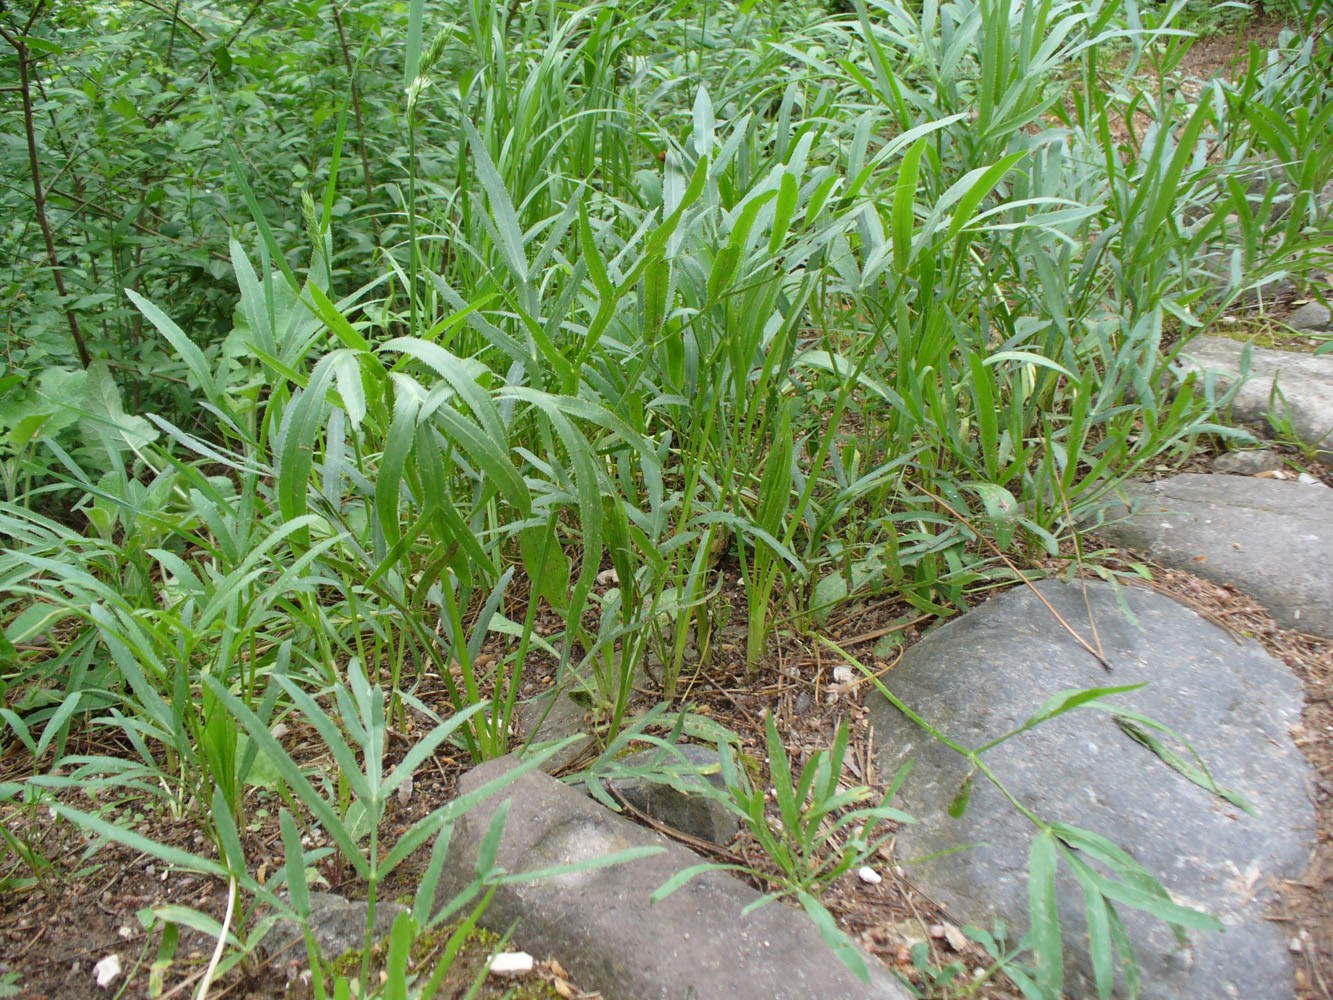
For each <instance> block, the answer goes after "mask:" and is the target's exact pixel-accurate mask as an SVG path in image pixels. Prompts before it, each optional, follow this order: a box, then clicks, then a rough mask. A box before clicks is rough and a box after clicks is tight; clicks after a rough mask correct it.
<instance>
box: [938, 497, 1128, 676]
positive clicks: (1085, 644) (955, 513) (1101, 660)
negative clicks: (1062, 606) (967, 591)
mask: <svg viewBox="0 0 1333 1000" xmlns="http://www.w3.org/2000/svg"><path fill="white" fill-rule="evenodd" d="M920 489H921V492H922V493H924V494H925V495H926V496H928V497H930V499H932V500H934V501H935V502H936V503H937V504H939V505H940V506H941V507H943V508H944V509H945V510H947V511H948V512H949V513H950V514H952V515H953V516H954V517H956V518H957V519H958V522H959V523H960V524H962V525H963V526H965V527H966V528H967V530H968V531H970V532H972V534H974V535H976V536H977V537H978V538H979V539H981V541H982V542H983V543H985V545H986V546H987V548H989V549H990V550H991V551H992V552H994V553H995V554H996V555H997V556H999V557H1000V559H1001V560H1003V562H1004V564H1005V565H1006V566H1008V567H1009V569H1010V570H1012V571H1013V573H1014V575H1015V576H1017V577H1018V578H1019V579H1020V580H1022V581H1023V583H1024V584H1026V585H1027V588H1028V589H1029V590H1031V591H1032V593H1034V594H1036V595H1037V600H1039V601H1041V603H1042V604H1044V605H1045V606H1046V610H1047V611H1049V612H1050V613H1051V616H1052V617H1053V618H1055V620H1056V621H1057V622H1059V623H1060V627H1061V628H1063V629H1064V630H1065V631H1066V632H1068V633H1069V634H1070V635H1071V636H1073V637H1074V641H1075V642H1077V643H1078V644H1079V645H1080V646H1082V647H1083V648H1084V649H1085V650H1087V652H1088V655H1089V656H1091V657H1092V658H1093V659H1095V660H1096V661H1097V662H1098V663H1100V664H1101V665H1102V669H1104V670H1105V671H1106V672H1107V673H1110V671H1111V664H1109V663H1107V662H1106V657H1104V656H1102V654H1101V653H1099V652H1097V650H1096V649H1094V648H1093V647H1092V645H1091V644H1090V643H1089V642H1088V640H1087V639H1085V638H1083V636H1081V635H1079V634H1078V632H1076V631H1075V630H1074V627H1073V626H1072V625H1070V624H1069V622H1067V621H1065V619H1064V616H1063V615H1061V614H1060V612H1058V611H1056V610H1055V608H1054V606H1053V605H1052V604H1051V602H1050V601H1048V600H1046V598H1045V597H1044V596H1043V595H1042V592H1041V591H1040V590H1038V589H1037V586H1036V584H1034V583H1033V582H1032V581H1031V580H1030V579H1028V577H1027V575H1026V574H1025V573H1024V572H1023V571H1022V570H1020V569H1019V568H1018V567H1017V566H1016V565H1014V561H1013V560H1012V559H1010V558H1009V557H1008V556H1007V555H1005V554H1004V552H1002V551H1001V550H1000V547H999V546H998V545H996V544H995V543H994V542H993V541H991V540H990V539H989V538H987V537H986V536H985V535H983V534H982V533H981V532H980V531H978V530H977V529H976V528H975V527H974V526H973V525H972V522H971V521H969V520H968V519H967V518H966V517H964V516H963V515H962V514H960V513H958V511H956V510H954V508H953V507H951V506H950V505H949V504H948V503H947V502H946V501H945V500H944V499H943V498H942V497H937V496H936V495H935V494H934V493H931V492H930V490H928V489H926V488H924V487H921V488H920Z"/></svg>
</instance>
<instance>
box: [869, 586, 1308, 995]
mask: <svg viewBox="0 0 1333 1000" xmlns="http://www.w3.org/2000/svg"><path fill="white" fill-rule="evenodd" d="M1038 586H1039V588H1040V591H1041V593H1042V594H1043V595H1044V596H1045V597H1046V598H1047V599H1048V600H1049V601H1050V602H1051V603H1052V604H1053V605H1054V606H1055V608H1056V609H1057V610H1058V611H1059V612H1060V614H1061V615H1062V616H1063V617H1064V618H1065V619H1066V621H1068V622H1069V623H1070V624H1071V625H1073V626H1074V627H1075V628H1077V629H1078V630H1079V631H1080V632H1081V634H1083V635H1084V636H1090V635H1092V634H1093V633H1092V630H1091V629H1090V627H1089V624H1088V622H1089V616H1090V615H1091V616H1092V618H1093V619H1094V620H1095V621H1096V624H1097V632H1096V634H1097V635H1098V636H1099V637H1100V641H1101V643H1102V647H1103V649H1104V651H1105V654H1106V659H1107V660H1108V662H1109V663H1110V664H1111V666H1112V668H1113V672H1112V673H1110V674H1107V673H1106V672H1104V670H1103V669H1102V667H1101V666H1100V665H1099V664H1098V663H1097V662H1096V660H1095V659H1094V658H1093V657H1092V656H1090V655H1089V654H1088V653H1086V652H1084V651H1083V650H1082V648H1081V647H1080V646H1079V645H1078V644H1077V643H1076V642H1075V640H1074V639H1073V638H1072V637H1070V635H1069V634H1068V633H1067V632H1065V631H1064V630H1063V629H1062V628H1061V627H1060V625H1059V624H1058V623H1057V622H1056V621H1055V620H1054V618H1053V617H1052V616H1051V614H1050V613H1049V612H1048V611H1047V610H1046V609H1045V608H1044V607H1043V605H1042V604H1041V603H1039V602H1038V600H1037V599H1036V597H1035V596H1034V595H1033V594H1032V593H1031V592H1030V591H1028V590H1027V589H1017V590H1012V591H1009V592H1007V593H1005V594H1003V595H1001V596H999V597H997V598H994V599H993V600H991V601H989V602H988V603H986V604H984V605H982V606H981V607H980V608H978V609H976V610H974V611H972V612H971V613H969V614H967V615H965V616H963V617H962V618H960V619H957V620H955V621H953V622H951V623H949V624H947V625H945V626H943V627H941V628H940V629H938V630H937V631H935V632H933V633H931V634H930V635H929V636H927V637H926V638H925V639H924V640H922V641H921V642H920V643H919V644H917V645H916V646H914V647H913V648H912V649H910V650H909V651H908V653H907V655H906V656H905V657H904V660H903V662H902V664H901V665H900V666H898V667H897V668H896V669H895V670H893V671H892V672H890V673H889V674H887V675H886V678H885V679H886V682H887V684H888V687H889V688H890V689H891V690H892V691H893V692H894V693H895V694H896V695H897V696H898V697H899V698H901V699H902V700H903V702H904V703H906V704H907V705H908V706H909V707H911V708H912V709H913V710H915V711H916V712H918V713H919V714H920V715H921V716H922V717H924V718H925V720H927V721H928V722H930V723H931V724H932V725H934V726H936V727H937V728H938V729H939V730H940V731H941V732H943V733H945V734H946V735H948V736H950V737H952V738H953V739H955V740H957V741H958V742H960V743H962V744H963V745H966V746H971V747H979V746H982V745H984V744H986V743H987V742H989V741H990V740H993V739H995V738H997V737H999V736H1001V735H1003V734H1005V733H1007V732H1010V731H1011V730H1013V729H1015V728H1017V727H1018V726H1019V725H1021V724H1022V722H1023V721H1024V720H1025V719H1026V718H1028V717H1029V716H1030V715H1031V714H1032V713H1033V712H1034V711H1035V710H1036V709H1037V708H1038V707H1039V706H1040V705H1042V704H1043V702H1044V701H1045V700H1046V699H1047V698H1048V697H1049V696H1051V695H1052V694H1054V693H1055V692H1057V691H1061V690H1067V689H1070V688H1087V687H1097V686H1106V685H1108V684H1115V685H1122V684H1132V683H1135V682H1140V681H1147V682H1148V684H1149V686H1148V687H1146V688H1143V689H1141V690H1139V691H1136V692H1133V693H1132V694H1129V695H1121V696H1119V697H1118V698H1117V701H1118V702H1119V703H1121V704H1124V705H1127V706H1130V707H1132V708H1135V709H1138V710H1140V711H1142V712H1144V713H1146V714H1148V715H1150V716H1152V717H1153V718H1156V719H1158V720H1159V721H1161V722H1163V723H1165V724H1166V725H1169V726H1171V727H1172V728H1173V729H1174V730H1175V731H1176V732H1177V733H1180V734H1181V735H1182V736H1184V738H1186V739H1187V740H1189V741H1190V742H1191V743H1192V745H1193V746H1194V747H1195V749H1197V750H1198V751H1199V752H1200V754H1201V755H1202V756H1203V759H1204V760H1205V762H1206V763H1207V765H1208V767H1209V768H1210V769H1211V772H1212V774H1213V776H1214V778H1215V779H1216V780H1217V781H1218V782H1219V783H1220V784H1222V785H1223V786H1224V787H1227V788H1229V789H1232V790H1234V791H1236V792H1239V793H1240V794H1241V795H1243V796H1244V797H1245V798H1246V799H1247V800H1248V802H1249V803H1250V804H1252V805H1253V806H1254V807H1255V808H1256V809H1257V811H1258V815H1257V816H1254V817H1252V816H1249V815H1247V814H1245V813H1244V812H1242V811H1241V810H1239V809H1237V808H1235V807H1234V806H1232V805H1231V804H1230V803H1228V802H1225V801H1222V800H1221V799H1219V798H1218V797H1216V796H1214V795H1213V794H1211V793H1210V792H1208V791H1205V790H1204V789H1202V788H1200V787H1199V786H1197V785H1195V784H1193V783H1191V782H1190V781H1189V780H1187V779H1186V778H1184V777H1183V776H1182V775H1180V774H1179V773H1178V772H1176V771H1175V770H1173V769H1172V768H1170V767H1169V766H1167V765H1166V764H1165V763H1163V762H1162V761H1161V760H1160V759H1159V758H1158V757H1157V756H1155V755H1154V754H1153V753H1152V752H1151V751H1149V750H1148V749H1146V748H1145V747H1143V746H1142V745H1140V744H1139V743H1137V742H1135V741H1134V740H1132V739H1131V738H1129V737H1128V736H1127V735H1126V734H1125V733H1123V732H1122V731H1121V730H1120V728H1119V727H1118V726H1117V725H1116V724H1115V722H1114V720H1113V719H1112V718H1111V717H1110V716H1109V715H1107V714H1105V713H1102V712H1099V711H1096V710H1092V709H1087V708H1084V709H1078V710H1075V711H1073V712H1070V713H1067V714H1065V715H1063V716H1060V717H1058V718H1056V719H1054V720H1051V721H1049V722H1047V723H1045V724H1042V725H1040V726H1037V727H1036V728H1034V729H1032V730H1029V731H1028V732H1026V733H1023V734H1022V735H1020V736H1017V737H1014V738H1012V739H1010V740H1008V741H1007V742H1005V743H1002V744H1000V745H999V746H997V747H995V748H993V749H992V750H990V751H988V752H987V753H986V755H985V758H984V759H985V760H986V761H987V763H988V764H989V765H990V766H991V767H992V768H993V769H994V771H995V772H996V774H997V775H998V777H999V778H1000V780H1002V781H1003V782H1005V784H1006V786H1007V787H1008V788H1009V790H1010V791H1011V792H1012V793H1013V794H1014V795H1015V796H1016V797H1017V799H1018V800H1019V801H1020V802H1022V803H1024V804H1025V805H1026V806H1028V807H1029V808H1031V809H1032V810H1033V811H1034V812H1035V813H1036V814H1037V815H1039V816H1041V817H1043V818H1044V819H1046V820H1052V821H1053V820H1059V821H1063V822H1066V823H1071V824H1074V825H1076V826H1080V827H1083V828H1085V829H1089V830H1092V831H1095V832H1097V833H1100V834H1102V835H1104V836H1106V837H1109V838H1110V839H1111V840H1112V841H1113V842H1115V843H1117V844H1119V845H1120V846H1122V847H1124V848H1125V849H1127V850H1128V851H1129V852H1130V853H1131V854H1132V855H1133V856H1134V857H1135V858H1136V859H1137V860H1138V861H1139V863H1141V864H1142V865H1143V866H1144V867H1145V868H1147V870H1148V871H1149V872H1151V873H1153V874H1154V875H1155V876H1156V877H1158V878H1159V879H1160V880H1161V881H1162V882H1163V884H1165V885H1166V886H1167V887H1168V889H1169V890H1170V891H1171V893H1172V894H1173V896H1174V898H1175V899H1176V900H1177V901H1178V902H1181V903H1185V904H1189V905H1194V906H1199V907H1202V908H1204V909H1207V910H1209V911H1211V912H1212V913H1214V915H1216V916H1218V917H1219V919H1221V920H1222V922H1223V923H1224V925H1225V928H1226V930H1225V933H1223V934H1216V933H1212V932H1203V931H1192V932H1190V934H1189V938H1188V943H1187V945H1186V946H1185V947H1180V946H1178V945H1177V942H1176V939H1175V937H1174V935H1173V933H1172V931H1171V929H1170V928H1169V927H1168V926H1167V925H1165V924H1163V923H1161V922H1160V921H1157V920H1154V919H1152V918H1149V917H1147V916H1145V915H1144V914H1142V913H1139V912H1137V911H1133V910H1129V909H1127V908H1126V907H1123V906H1122V907H1119V908H1118V909H1119V911H1120V913H1121V916H1122V919H1124V921H1125V925H1126V928H1127V931H1128V933H1129V934H1130V937H1131V940H1132V941H1133V942H1134V945H1135V951H1136V953H1137V956H1138V961H1139V966H1140V968H1141V970H1142V974H1143V988H1144V992H1143V995H1144V996H1145V997H1147V998H1150V1000H1160V998H1168V997H1169V998H1173V1000H1178V998H1191V1000H1223V998H1228V997H1243V998H1258V997H1278V996H1282V997H1289V996H1290V995H1291V991H1292V986H1291V983H1292V969H1291V965H1290V958H1289V955H1288V953H1287V948H1286V942H1285V938H1284V936H1283V934H1282V931H1281V929H1280V927H1278V926H1277V925H1275V924H1273V923H1270V922H1268V921H1266V920H1264V919H1263V913H1264V909H1265V906H1266V904H1267V903H1268V902H1269V901H1270V900H1271V898H1272V897H1271V893H1270V891H1269V887H1270V886H1271V884H1272V883H1273V881H1274V880H1276V879H1280V878H1283V877H1298V876H1299V874H1300V872H1301V870H1302V868H1303V866H1304V864H1305V861H1306V857H1307V853H1308V850H1307V844H1308V842H1309V841H1310V839H1311V838H1312V837H1313V835H1314V813H1313V809H1312V807H1311V805H1310V803H1309V800H1308V799H1307V797H1306V784H1305V783H1306V779H1307V766H1306V764H1305V762H1304V760H1303V758H1302V757H1301V754H1300V753H1299V751H1298V750H1297V749H1296V748H1295V747H1294V746H1293V744H1292V741H1291V739H1290V737H1289V735H1288V730H1289V728H1290V727H1291V726H1293V725H1295V724H1297V722H1298V721H1299V718H1300V708H1301V691H1300V685H1299V683H1298V682H1297V681H1296V679H1295V678H1294V677H1293V676H1292V674H1291V673H1290V672H1289V671H1288V670H1287V669H1286V667H1285V666H1283V665H1282V664H1281V663H1279V662H1277V661H1276V660H1274V659H1272V658H1271V657H1269V656H1268V655H1267V654H1266V653H1264V652H1263V651H1262V649H1260V648H1259V646H1258V645H1257V644H1253V643H1238V642H1237V641H1236V640H1234V639H1233V638H1231V637H1230V636H1229V635H1228V634H1227V633H1226V632H1224V631H1223V630H1221V629H1219V628H1217V627H1216V626H1214V625H1212V624H1210V623H1208V622H1206V621H1205V620H1203V619H1202V618H1200V617H1199V616H1197V615H1195V614H1194V613H1193V612H1192V611H1189V610H1187V609H1185V608H1183V607H1181V606H1180V605H1178V604H1176V603H1175V602H1173V601H1171V600H1170V599H1168V598H1166V597H1163V596H1161V595H1159V594H1156V593H1154V592H1150V591H1145V590H1137V589H1132V588H1125V589H1123V590H1122V592H1121V593H1122V596H1123V599H1124V601H1125V603H1126V604H1127V606H1128V607H1129V608H1130V609H1131V610H1132V612H1133V614H1134V616H1135V617H1136V619H1137V624H1136V623H1134V622H1131V621H1130V620H1128V619H1127V618H1126V616H1125V615H1124V614H1123V612H1122V611H1121V610H1120V606H1119V604H1118V602H1117V596H1116V593H1115V592H1114V591H1113V590H1112V588H1111V587H1110V586H1109V585H1108V584H1104V583H1100V582H1097V583H1091V584H1088V585H1087V590H1086V594H1085V592H1084V590H1083V586H1082V585H1080V584H1064V583H1058V582H1056V581H1046V582H1043V583H1041V584H1039V585H1038ZM869 706H870V711H871V719H872V722H873V724H874V726H875V745H876V746H877V747H879V748H880V759H879V766H880V768H881V773H885V774H892V773H894V772H895V770H896V768H897V767H898V766H899V765H900V764H901V763H902V762H903V761H904V760H906V759H907V758H909V757H910V758H915V760H916V766H915V767H914V769H913V770H912V772H911V774H910V776H909V777H908V779H907V781H906V783H905V785H904V787H903V790H902V796H901V798H902V801H901V803H900V804H901V805H902V807H903V808H904V809H906V810H907V811H908V812H910V813H912V814H913V815H915V816H917V817H918V818H919V820H920V822H918V823H916V824H913V825H909V826H905V827H903V828H902V830H900V831H899V834H898V841H897V854H898V857H899V858H900V859H903V860H904V863H906V862H907V859H912V858H924V857H925V856H926V855H930V854H932V853H934V852H937V851H941V850H945V849H947V848H950V847H957V846H961V845H982V846H976V847H972V848H971V849H968V850H963V851H960V852H958V853H954V854H949V855H947V856H944V857H936V858H934V859H932V860H924V861H920V862H918V863H915V864H907V868H906V871H907V877H908V879H909V880H910V881H912V882H913V883H914V884H916V885H917V886H919V887H920V888H922V889H923V890H924V891H925V892H926V893H927V894H928V895H930V896H931V897H933V898H936V899H940V900H942V901H945V902H947V903H948V905H949V907H950V909H951V911H952V913H953V915H954V918H955V919H956V920H958V921H959V922H964V921H972V922H976V923H979V924H982V925H989V924H990V923H991V922H992V921H993V920H994V919H995V918H997V917H998V918H1002V919H1004V921H1005V922H1006V923H1007V924H1008V925H1009V926H1010V927H1011V928H1012V927H1015V926H1017V927H1020V928H1021V927H1026V926H1027V907H1028V899H1027V887H1026V884H1027V855H1028V851H1029V849H1030V844H1031V838H1032V834H1033V828H1032V826H1031V824H1030V823H1029V822H1028V821H1027V820H1026V819H1025V818H1024V817H1022V816H1021V815H1020V814H1019V813H1018V812H1017V811H1016V810H1015V809H1013V808H1012V807H1011V806H1010V805H1009V803H1008V802H1007V801H1005V800H1004V799H1003V798H1002V796H1001V795H1000V794H999V792H998V791H997V790H996V789H995V788H994V787H993V786H992V785H991V784H990V783H989V782H987V781H985V780H984V779H980V778H979V779H978V780H977V783H976V787H975V789H974V790H973V793H972V799H971V805H970V808H969V809H968V810H967V812H966V813H965V814H964V815H963V816H962V818H960V819H952V818H950V817H949V816H948V815H947V807H948V805H949V803H950V802H951V801H952V800H953V799H954V796H955V794H956V792H957V791H958V789H959V787H960V785H961V783H962V782H963V780H964V778H965V777H966V766H965V761H964V760H963V758H962V757H960V756H959V755H958V754H956V753H954V752H953V751H951V750H949V749H948V748H947V747H945V746H943V745H942V744H940V743H938V742H936V741H935V740H933V739H932V738H931V737H929V736H927V735H926V734H925V733H924V732H923V731H922V730H921V729H919V728H918V727H917V726H916V725H915V724H914V723H912V722H911V721H909V720H908V719H907V718H906V717H905V716H903V715H902V714H901V713H900V712H898V710H897V709H895V708H894V707H892V706H891V705H890V704H889V703H888V702H887V701H885V700H884V699H883V698H882V697H879V696H873V697H872V698H871V700H870V703H869ZM1057 891H1058V897H1059V907H1060V916H1061V922H1062V925H1063V926H1064V927H1065V928H1066V932H1065V935H1064V941H1065V947H1066V953H1067V954H1066V984H1067V985H1066V995H1068V996H1070V997H1091V996H1095V995H1096V990H1095V988H1094V986H1093V985H1092V982H1091V976H1090V972H1089V966H1088V962H1087V959H1086V956H1081V955H1079V954H1078V952H1079V951H1080V950H1081V949H1082V948H1084V947H1085V945H1084V943H1083V942H1084V940H1085V939H1084V934H1083V932H1082V930H1081V928H1082V927H1084V926H1085V925H1084V924H1083V922H1082V916H1081V915H1082V908H1083V897H1082V893H1081V891H1080V890H1079V889H1078V887H1077V885H1076V883H1075V882H1074V880H1073V879H1072V877H1071V876H1070V875H1069V874H1068V872H1067V870H1066V871H1062V873H1061V876H1060V881H1059V886H1058V890H1057ZM1020 933H1021V932H1020Z"/></svg>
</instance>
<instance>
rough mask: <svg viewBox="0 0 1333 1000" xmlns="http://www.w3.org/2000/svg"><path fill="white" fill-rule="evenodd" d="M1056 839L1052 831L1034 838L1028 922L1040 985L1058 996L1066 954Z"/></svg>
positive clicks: (1030, 863)
mask: <svg viewBox="0 0 1333 1000" xmlns="http://www.w3.org/2000/svg"><path fill="white" fill-rule="evenodd" d="M1057 857H1058V856H1057V854H1056V844H1055V837H1054V836H1052V834H1051V833H1050V831H1049V830H1042V831H1040V832H1039V833H1038V834H1037V835H1036V836H1035V837H1033V838H1032V850H1031V852H1030V854H1029V857H1028V919H1029V923H1030V924H1031V927H1032V930H1031V935H1032V955H1033V960H1034V962H1035V964H1036V974H1037V982H1038V983H1039V984H1040V985H1041V987H1042V989H1043V991H1046V992H1048V993H1049V994H1050V995H1051V996H1059V995H1060V991H1061V987H1063V985H1064V975H1065V974H1064V950H1063V946H1062V944H1061V940H1060V911H1059V908H1058V907H1057V905H1056V895H1055V868H1056V863H1057Z"/></svg>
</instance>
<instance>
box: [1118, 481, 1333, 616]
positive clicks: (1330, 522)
mask: <svg viewBox="0 0 1333 1000" xmlns="http://www.w3.org/2000/svg"><path fill="white" fill-rule="evenodd" d="M1122 491H1123V494H1124V496H1125V497H1126V499H1127V500H1128V501H1129V505H1128V506H1116V507H1112V508H1110V509H1108V510H1107V511H1106V512H1105V513H1104V514H1103V518H1104V523H1103V524H1101V525H1100V526H1098V527H1097V528H1096V533H1097V534H1099V535H1101V536H1102V537H1103V538H1105V539H1107V540H1108V541H1111V542H1113V543H1115V544H1116V545H1123V546H1125V547H1127V548H1132V549H1138V550H1139V551H1141V552H1143V553H1145V554H1146V555H1149V556H1151V557H1152V558H1153V559H1156V560H1157V561H1158V562H1161V563H1163V564H1164V565H1167V566H1172V567H1176V568H1178V569H1184V570H1188V571H1189V572H1191V573H1194V574H1196V575H1197V576H1202V577H1205V578H1207V579H1209V580H1213V581H1216V582H1217V583H1223V584H1227V583H1230V584H1235V585H1236V586H1237V587H1238V588H1240V589H1241V590H1242V591H1244V592H1245V593H1246V594H1249V595H1250V596H1251V597H1253V598H1254V599H1255V600H1257V601H1259V602H1260V603H1261V604H1263V605H1264V607H1266V608H1267V609H1268V611H1269V613H1270V614H1271V615H1272V616H1273V617H1274V618H1275V619H1276V620H1277V621H1278V622H1279V623H1280V624H1282V625H1283V626H1284V627H1286V628H1295V629H1299V630H1301V631H1302V632H1309V633H1312V634H1314V635H1322V636H1333V572H1331V571H1330V567H1333V490H1328V489H1324V488H1322V487H1320V486H1307V485H1304V484H1301V483H1295V482H1291V481H1283V480H1277V479H1255V478H1242V477H1239V476H1209V475H1202V474H1198V473H1188V474H1185V475H1179V476H1173V477H1171V478H1170V479H1162V480H1159V481H1157V482H1153V483H1127V484H1125V485H1124V486H1123V487H1122Z"/></svg>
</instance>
